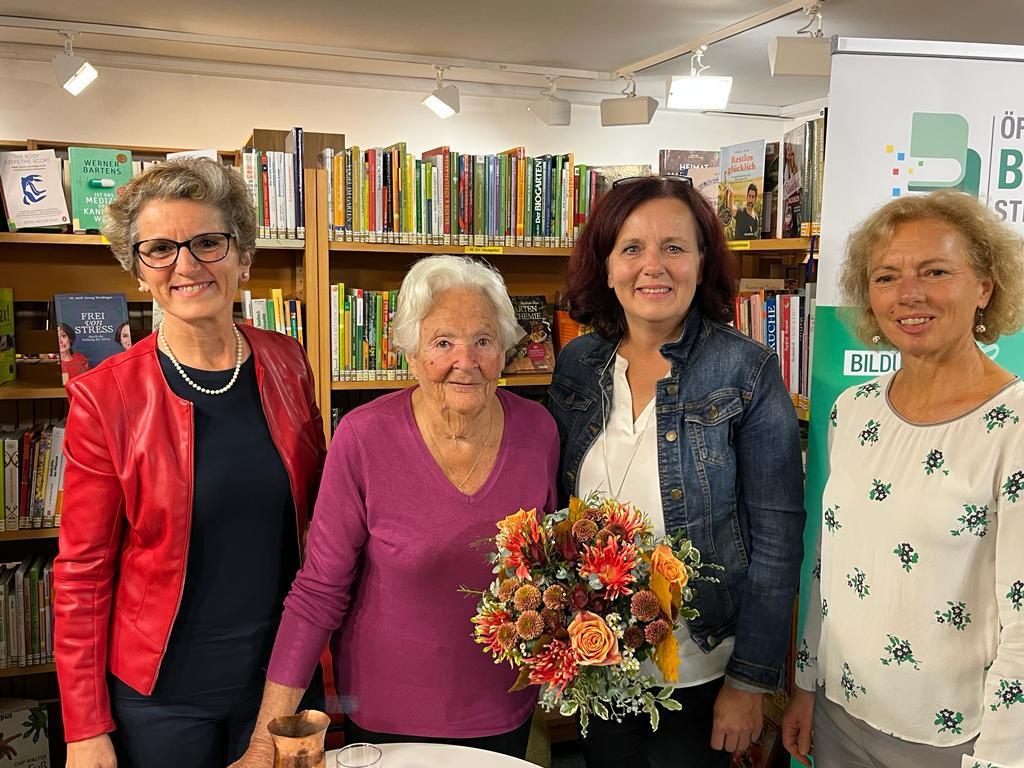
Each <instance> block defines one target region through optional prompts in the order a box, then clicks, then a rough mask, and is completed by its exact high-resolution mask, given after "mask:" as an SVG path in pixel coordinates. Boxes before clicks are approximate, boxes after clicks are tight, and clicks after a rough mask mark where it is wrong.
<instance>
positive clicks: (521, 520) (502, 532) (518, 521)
mask: <svg viewBox="0 0 1024 768" xmlns="http://www.w3.org/2000/svg"><path fill="white" fill-rule="evenodd" d="M536 520H537V508H536V507H534V508H533V509H531V510H525V509H520V510H519V511H518V512H516V513H515V514H514V515H509V516H508V517H506V518H505V519H504V520H499V521H498V538H499V540H500V539H501V538H502V537H506V538H507V537H508V536H511V535H513V534H514V533H516V532H517V531H527V530H529V529H530V524H531V523H533V522H536Z"/></svg>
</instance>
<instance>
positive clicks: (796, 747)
mask: <svg viewBox="0 0 1024 768" xmlns="http://www.w3.org/2000/svg"><path fill="white" fill-rule="evenodd" d="M813 724H814V693H812V692H811V691H804V690H802V689H800V688H797V689H796V693H794V694H793V698H792V699H791V700H790V702H789V707H788V708H787V709H786V714H784V715H783V716H782V745H783V746H784V747H785V748H786V751H787V752H789V754H791V755H792V756H793V757H795V758H796V760H797V761H798V762H800V763H802V764H803V765H807V766H810V764H811V761H810V760H808V759H807V755H809V754H810V752H811V729H812V726H813Z"/></svg>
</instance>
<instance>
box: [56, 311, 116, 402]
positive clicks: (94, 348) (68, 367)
mask: <svg viewBox="0 0 1024 768" xmlns="http://www.w3.org/2000/svg"><path fill="white" fill-rule="evenodd" d="M53 303H54V306H55V308H56V311H57V349H58V351H59V352H60V372H61V378H62V379H63V380H64V383H65V384H66V383H67V382H68V380H69V379H73V378H74V377H75V376H77V375H79V374H81V373H85V372H86V371H88V370H89V369H91V368H95V367H96V366H97V365H99V364H100V363H102V362H103V361H104V360H106V359H107V358H108V357H110V356H112V355H116V354H117V353H118V352H123V351H125V350H126V349H129V348H131V345H132V338H131V331H130V329H129V327H128V304H127V303H126V301H125V298H124V294H123V293H95V294H81V293H58V294H56V295H55V296H54V297H53Z"/></svg>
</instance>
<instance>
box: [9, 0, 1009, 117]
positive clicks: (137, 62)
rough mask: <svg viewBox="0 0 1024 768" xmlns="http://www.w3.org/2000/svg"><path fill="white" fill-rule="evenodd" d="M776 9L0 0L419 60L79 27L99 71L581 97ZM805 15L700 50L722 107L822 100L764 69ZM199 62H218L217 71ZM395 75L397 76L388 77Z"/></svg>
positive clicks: (403, 0)
mask: <svg viewBox="0 0 1024 768" xmlns="http://www.w3.org/2000/svg"><path fill="white" fill-rule="evenodd" d="M780 4H781V0H628V2H624V1H620V2H616V1H615V0H590V1H589V2H584V1H581V0H515V1H514V2H496V1H495V0H489V1H488V0H476V1H473V0H434V1H433V2H429V1H428V2H423V0H378V2H352V0H341V1H340V2H339V1H336V2H332V1H331V0H291V1H290V2H287V3H283V2H281V0H246V2H244V3H238V2H232V3H227V2H218V1H217V0H176V1H175V2H167V0H132V1H131V2H128V3H123V2H122V3H113V2H110V0H0V16H6V17H23V18H29V19H36V20H50V21H63V22H66V23H72V22H79V23H95V24H103V25H120V26H124V27H134V28H144V29H148V30H166V31H170V32H187V33H195V34H201V35H212V36H223V37H232V38H245V39H248V40H260V41H270V42H277V43H285V44H288V45H292V46H294V45H295V44H304V45H314V46H328V47H331V48H349V49H361V50H373V51H383V52H391V53H398V54H406V55H413V56H419V57H425V58H424V59H423V60H422V61H421V62H416V63H410V62H391V61H386V60H374V59H365V58H353V57H351V56H341V55H337V53H338V52H337V51H335V52H334V53H333V54H329V53H325V52H316V53H309V52H289V51H282V50H265V49H261V48H260V47H250V48H247V47H235V46H223V45H210V44H203V43H201V42H176V41H170V40H166V39H160V37H162V35H158V36H157V37H156V38H155V39H139V38H136V37H130V36H119V35H114V34H95V33H81V34H79V35H78V37H77V38H76V40H75V47H76V50H78V51H81V52H84V53H86V55H89V56H90V58H93V59H94V63H97V65H98V66H100V67H101V68H102V66H104V65H105V66H120V67H128V68H131V67H139V68H156V69H160V68H163V69H171V70H174V69H177V70H178V71H194V72H201V71H204V70H203V67H204V66H205V67H207V68H208V70H209V71H219V72H220V73H222V74H237V75H240V76H242V75H244V74H245V73H248V76H250V77H260V76H266V77H268V78H273V79H289V78H290V79H297V80H303V79H305V80H310V81H325V80H324V79H325V78H327V79H329V78H340V80H339V82H345V78H348V81H349V82H351V83H352V84H356V85H372V86H373V87H385V88H386V87H399V88H402V89H405V88H408V87H409V79H410V78H413V79H415V80H422V79H424V78H430V77H432V75H431V67H430V65H429V61H436V62H437V63H441V64H443V63H446V62H449V61H452V60H454V59H462V60H466V59H473V60H479V61H480V62H492V63H504V64H507V65H510V66H512V67H519V68H523V67H527V68H529V67H537V68H540V69H541V70H543V69H548V68H551V69H570V70H587V71H592V72H594V73H595V74H599V75H601V77H598V78H597V79H589V78H585V77H576V78H572V77H562V78H560V80H559V82H558V85H559V90H560V91H561V92H562V93H561V95H563V96H567V97H569V98H571V99H574V100H580V101H585V100H591V101H592V100H594V99H596V98H599V97H600V95H601V94H602V93H613V92H616V91H618V90H620V89H621V87H622V84H621V82H618V81H615V80H614V79H610V78H609V75H610V73H613V72H615V71H616V70H619V69H621V68H624V67H627V66H628V65H630V64H631V63H634V62H637V61H640V60H643V59H646V58H648V57H650V56H654V55H656V54H659V53H662V52H664V51H668V50H671V49H674V48H676V47H677V46H679V45H681V44H683V43H685V42H688V41H692V40H694V39H696V38H699V37H701V36H704V35H708V34H710V33H713V32H714V31H716V30H719V29H721V28H723V27H726V26H729V25H731V24H735V23H737V22H740V21H742V20H744V19H746V18H748V17H751V16H753V15H755V14H758V13H762V12H765V11H769V10H771V9H772V8H775V7H777V6H779V5H780ZM822 11H823V14H824V26H823V31H824V33H825V34H826V35H841V36H850V37H889V38H904V39H930V40H956V41H963V42H991V43H1008V44H1016V43H1020V42H1022V41H1024V2H1022V0H975V2H972V3H964V2H952V0H826V1H825V3H824V5H823V8H822ZM805 20H806V19H805V17H804V15H803V14H802V13H800V12H797V13H794V14H792V15H790V16H787V17H785V18H782V19H779V20H777V21H774V22H772V23H769V24H767V25H765V26H763V27H760V28H758V29H754V30H750V31H747V32H744V33H743V34H741V35H739V36H737V37H733V38H731V39H729V40H726V41H723V42H720V43H716V44H714V45H712V46H711V48H710V50H709V51H708V53H707V54H706V55H705V58H704V63H705V64H708V65H710V66H711V70H710V71H709V72H708V74H716V75H732V76H733V78H734V86H733V92H732V95H731V98H730V102H731V103H732V104H741V105H764V106H766V107H776V108H777V107H784V106H788V105H793V104H799V103H802V102H808V101H813V100H815V99H820V98H823V97H825V96H826V95H827V79H826V78H813V77H779V78H772V77H771V75H770V72H769V69H768V55H767V45H768V42H769V40H771V39H772V38H773V37H775V36H776V35H793V34H795V33H796V30H797V29H798V28H799V27H801V26H803V24H804V22H805ZM47 23H48V22H47ZM43 24H44V23H43V22H40V26H43ZM49 26H50V28H46V29H31V28H19V27H13V26H5V25H4V24H3V22H2V20H0V58H2V57H8V58H11V57H17V58H26V59H38V60H42V59H44V58H49V57H51V56H52V55H53V54H54V53H55V52H56V48H57V46H58V45H59V40H60V38H59V35H58V34H57V32H56V31H54V30H53V29H52V26H53V25H52V24H50V25H49ZM268 47H269V48H274V47H275V46H273V45H270V46H268ZM209 62H230V64H229V65H227V67H228V68H227V69H226V68H225V65H223V64H221V65H212V64H209ZM253 65H256V66H257V67H262V68H263V69H258V70H257V69H254V68H253ZM218 66H219V69H218ZM688 71H689V58H688V57H682V58H677V59H675V60H673V61H671V62H668V63H665V64H661V65H659V66H657V67H654V68H652V69H649V70H647V71H645V72H642V73H639V74H638V76H637V82H638V92H640V93H646V94H649V95H652V96H655V97H656V98H659V99H661V98H662V97H663V96H664V80H665V77H666V76H667V75H670V74H684V73H686V72H688ZM446 77H447V78H448V79H449V80H454V81H457V82H459V83H460V84H470V83H477V84H484V86H483V88H485V89H490V92H494V93H498V94H501V95H506V96H513V97H519V98H527V97H531V96H532V95H533V94H535V93H536V90H537V89H538V88H540V87H542V86H543V85H544V78H543V76H542V75H541V74H540V72H539V70H538V71H537V72H536V73H531V74H520V73H511V72H508V71H504V70H501V69H499V68H496V67H493V66H485V65H478V66H472V67H461V68H455V69H453V70H451V71H450V72H449V73H448V74H447V75H446ZM402 81H404V85H401V84H399V83H400V82H402ZM389 84H391V85H390V86H389ZM470 92H472V91H470ZM484 92H486V91H484ZM574 92H576V93H575V94H574Z"/></svg>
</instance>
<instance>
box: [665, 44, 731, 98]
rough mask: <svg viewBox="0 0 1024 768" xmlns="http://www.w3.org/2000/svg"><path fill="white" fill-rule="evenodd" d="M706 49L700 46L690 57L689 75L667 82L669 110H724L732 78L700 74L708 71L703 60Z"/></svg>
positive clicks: (704, 46)
mask: <svg viewBox="0 0 1024 768" xmlns="http://www.w3.org/2000/svg"><path fill="white" fill-rule="evenodd" d="M707 49H708V47H707V46H706V45H701V46H699V47H698V48H697V49H696V50H695V51H694V52H693V55H692V56H690V74H689V75H686V76H677V77H673V78H671V79H670V80H669V81H668V98H667V99H666V101H667V103H668V107H669V109H724V108H725V105H726V104H728V103H729V91H731V90H732V78H731V77H714V76H712V75H703V74H702V73H703V72H704V70H706V69H710V67H709V66H708V65H707V64H705V63H704V59H703V57H704V52H705V51H707Z"/></svg>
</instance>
